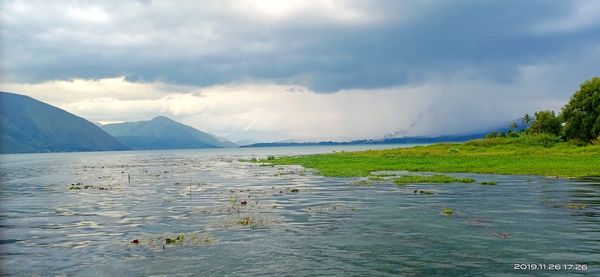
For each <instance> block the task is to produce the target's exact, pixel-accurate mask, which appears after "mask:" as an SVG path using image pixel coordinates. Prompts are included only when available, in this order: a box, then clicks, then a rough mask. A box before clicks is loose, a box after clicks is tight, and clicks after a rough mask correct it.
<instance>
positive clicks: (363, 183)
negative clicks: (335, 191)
mask: <svg viewBox="0 0 600 277" xmlns="http://www.w3.org/2000/svg"><path fill="white" fill-rule="evenodd" d="M374 183H375V182H374V181H371V180H358V181H356V182H354V183H352V184H355V185H361V186H370V185H373V184H374Z"/></svg>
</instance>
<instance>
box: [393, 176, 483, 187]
mask: <svg viewBox="0 0 600 277" xmlns="http://www.w3.org/2000/svg"><path fill="white" fill-rule="evenodd" d="M474 181H475V180H473V179H470V178H456V177H451V176H447V175H439V174H438V175H433V176H414V175H403V176H400V177H399V178H396V179H394V182H395V183H396V184H397V185H400V186H401V185H408V184H445V183H473V182H474Z"/></svg>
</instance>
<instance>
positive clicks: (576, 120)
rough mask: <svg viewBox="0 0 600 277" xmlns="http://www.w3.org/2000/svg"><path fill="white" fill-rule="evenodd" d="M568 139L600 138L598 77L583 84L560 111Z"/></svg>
mask: <svg viewBox="0 0 600 277" xmlns="http://www.w3.org/2000/svg"><path fill="white" fill-rule="evenodd" d="M561 117H562V120H563V122H565V126H564V133H565V137H566V138H568V139H580V140H583V141H591V140H593V139H595V138H597V137H598V136H600V77H594V78H592V79H590V80H588V81H585V82H583V83H582V84H581V85H580V86H579V90H578V91H576V92H575V94H574V95H573V96H572V97H571V100H570V101H569V103H568V104H567V105H565V106H564V107H563V109H562V114H561Z"/></svg>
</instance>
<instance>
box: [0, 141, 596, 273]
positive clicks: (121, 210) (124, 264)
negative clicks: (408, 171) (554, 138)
mask: <svg viewBox="0 0 600 277" xmlns="http://www.w3.org/2000/svg"><path fill="white" fill-rule="evenodd" d="M365 147H366V148H373V147H390V146H389V145H387V146H328V147H281V148H245V149H207V150H185V151H184V150H177V151H137V152H101V153H98V152H95V153H60V154H22V155H1V156H0V162H1V164H0V165H1V167H0V168H1V181H2V182H1V187H0V198H1V199H0V200H1V202H0V203H1V223H0V224H1V225H0V232H1V233H0V234H1V240H0V247H1V248H0V251H1V254H2V255H1V258H2V260H1V263H2V265H1V268H2V270H3V271H4V273H6V274H9V275H15V276H27V275H42V276H46V275H61V274H64V275H69V276H70V275H75V276H97V275H101V276H103V275H114V276H140V275H169V276H172V275H178V276H196V275H238V274H245V275H250V276H253V275H256V276H262V275H265V274H273V275H282V274H288V275H289V274H293V275H321V276H322V275H340V276H347V275H405V276H431V275H465V274H467V275H487V276H507V275H514V274H519V273H522V274H529V275H531V274H535V275H557V276H565V275H569V274H589V275H595V274H599V273H600V270H599V268H600V267H599V266H600V264H599V262H598V261H600V247H599V241H600V239H599V238H600V236H599V234H600V224H599V223H600V222H599V221H600V220H599V217H598V216H599V214H600V209H599V208H598V204H599V202H600V201H599V199H600V198H599V197H600V182H599V181H598V180H592V179H589V180H568V179H556V178H548V177H536V176H509V175H478V174H451V175H454V176H460V177H472V178H475V179H476V180H478V181H496V182H497V183H498V184H497V185H495V186H482V185H479V184H449V185H439V186H431V185H412V186H405V187H398V186H396V185H394V184H392V183H391V182H382V183H377V184H374V185H370V186H365V185H357V181H358V180H357V179H353V178H329V177H322V176H319V175H317V174H313V172H312V171H310V170H306V169H303V168H301V167H298V166H286V167H279V166H276V167H271V166H259V165H257V164H252V163H246V162H240V161H239V159H243V158H252V157H266V156H268V155H295V154H307V153H320V152H331V151H333V150H336V151H341V150H344V151H351V150H359V149H363V148H365ZM77 183H80V185H75V186H74V187H79V189H70V188H71V187H72V185H71V184H77ZM85 186H88V187H87V188H85ZM421 190H427V191H430V192H431V193H432V194H423V193H420V191H421ZM415 191H416V193H415ZM445 207H451V208H452V209H453V210H454V214H453V215H452V216H446V215H444V214H443V213H442V210H443V209H444V208H445ZM178 236H182V237H180V238H178ZM167 239H169V240H172V241H171V242H168V243H167ZM134 240H137V241H139V243H132V241H134ZM515 263H537V264H550V263H552V264H586V265H587V266H588V270H587V271H585V272H582V271H565V270H561V271H548V270H546V271H516V270H514V269H513V267H514V264H515Z"/></svg>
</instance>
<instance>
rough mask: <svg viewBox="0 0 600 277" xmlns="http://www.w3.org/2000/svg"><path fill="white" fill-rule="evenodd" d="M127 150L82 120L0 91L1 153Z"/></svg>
mask: <svg viewBox="0 0 600 277" xmlns="http://www.w3.org/2000/svg"><path fill="white" fill-rule="evenodd" d="M124 149H126V147H125V146H124V145H123V144H121V143H120V142H119V141H117V140H116V139H115V138H113V137H112V136H110V135H109V134H107V133H106V132H104V130H102V129H100V127H98V126H96V125H95V124H93V123H91V122H89V121H87V120H85V119H83V118H81V117H78V116H76V115H73V114H71V113H69V112H67V111H64V110H61V109H59V108H57V107H54V106H51V105H48V104H46V103H43V102H40V101H38V100H35V99H33V98H31V97H28V96H23V95H19V94H13V93H7V92H0V153H28V152H71V151H105V150H124Z"/></svg>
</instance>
